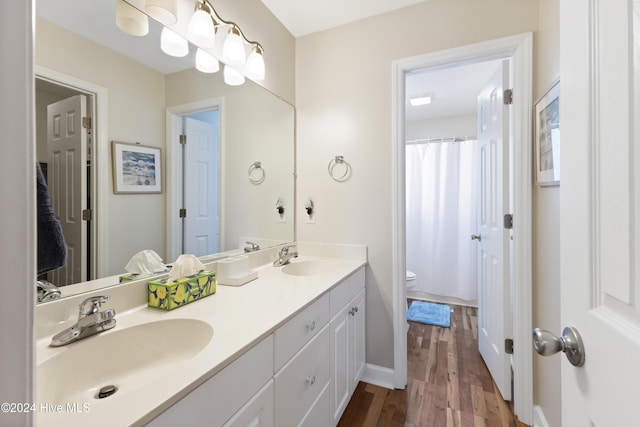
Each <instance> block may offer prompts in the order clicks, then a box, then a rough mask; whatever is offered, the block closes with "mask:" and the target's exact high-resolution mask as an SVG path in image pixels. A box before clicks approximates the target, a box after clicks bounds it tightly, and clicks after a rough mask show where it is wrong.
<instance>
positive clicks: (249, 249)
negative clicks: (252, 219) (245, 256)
mask: <svg viewBox="0 0 640 427" xmlns="http://www.w3.org/2000/svg"><path fill="white" fill-rule="evenodd" d="M246 243H247V245H249V246H245V247H244V252H245V253H247V252H255V251H259V250H260V245H258V244H257V243H253V242H250V241H248V240H247V241H246Z"/></svg>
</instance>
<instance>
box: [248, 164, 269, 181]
mask: <svg viewBox="0 0 640 427" xmlns="http://www.w3.org/2000/svg"><path fill="white" fill-rule="evenodd" d="M247 172H248V174H249V181H250V182H251V183H252V184H254V185H258V184H262V182H263V181H264V178H265V177H266V175H267V173H266V172H265V170H264V168H263V167H262V162H253V163H252V164H251V166H249V170H248V171H247Z"/></svg>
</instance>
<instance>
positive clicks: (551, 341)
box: [533, 326, 585, 367]
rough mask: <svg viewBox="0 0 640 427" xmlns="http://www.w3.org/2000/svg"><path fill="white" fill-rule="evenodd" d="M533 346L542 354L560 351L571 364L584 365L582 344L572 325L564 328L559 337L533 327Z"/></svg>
mask: <svg viewBox="0 0 640 427" xmlns="http://www.w3.org/2000/svg"><path fill="white" fill-rule="evenodd" d="M533 346H534V347H535V349H536V351H537V352H538V354H540V355H542V356H551V355H552V354H556V353H559V352H561V351H562V352H564V353H565V354H566V356H567V359H569V362H570V363H571V364H572V365H573V366H578V367H580V366H582V365H584V359H585V357H584V344H583V343H582V337H581V336H580V333H579V332H578V330H577V329H576V328H574V327H573V326H567V327H566V328H564V330H563V331H562V336H561V337H557V336H555V335H554V334H552V333H551V332H549V331H545V330H544V329H540V328H535V329H534V330H533Z"/></svg>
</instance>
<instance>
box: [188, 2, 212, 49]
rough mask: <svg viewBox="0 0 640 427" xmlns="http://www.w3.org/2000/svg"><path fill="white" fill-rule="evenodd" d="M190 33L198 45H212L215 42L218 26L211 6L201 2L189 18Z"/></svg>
mask: <svg viewBox="0 0 640 427" xmlns="http://www.w3.org/2000/svg"><path fill="white" fill-rule="evenodd" d="M189 35H190V36H191V37H192V38H193V39H194V42H195V43H196V44H197V45H198V46H203V47H212V46H213V45H214V43H215V37H216V27H215V25H214V24H213V18H212V17H211V13H210V11H209V7H208V6H207V5H206V4H204V3H201V4H200V5H199V6H198V9H197V10H196V12H195V13H194V14H193V15H192V16H191V19H190V20H189Z"/></svg>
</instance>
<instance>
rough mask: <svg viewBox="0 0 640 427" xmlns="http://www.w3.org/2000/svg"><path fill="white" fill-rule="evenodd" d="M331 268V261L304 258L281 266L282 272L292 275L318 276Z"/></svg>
mask: <svg viewBox="0 0 640 427" xmlns="http://www.w3.org/2000/svg"><path fill="white" fill-rule="evenodd" d="M330 268H331V262H328V261H319V260H306V261H299V262H291V263H290V264H287V265H285V266H284V267H282V270H281V271H282V272H283V273H285V274H289V275H292V276H319V275H321V274H326V273H327V272H328V269H330Z"/></svg>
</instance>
